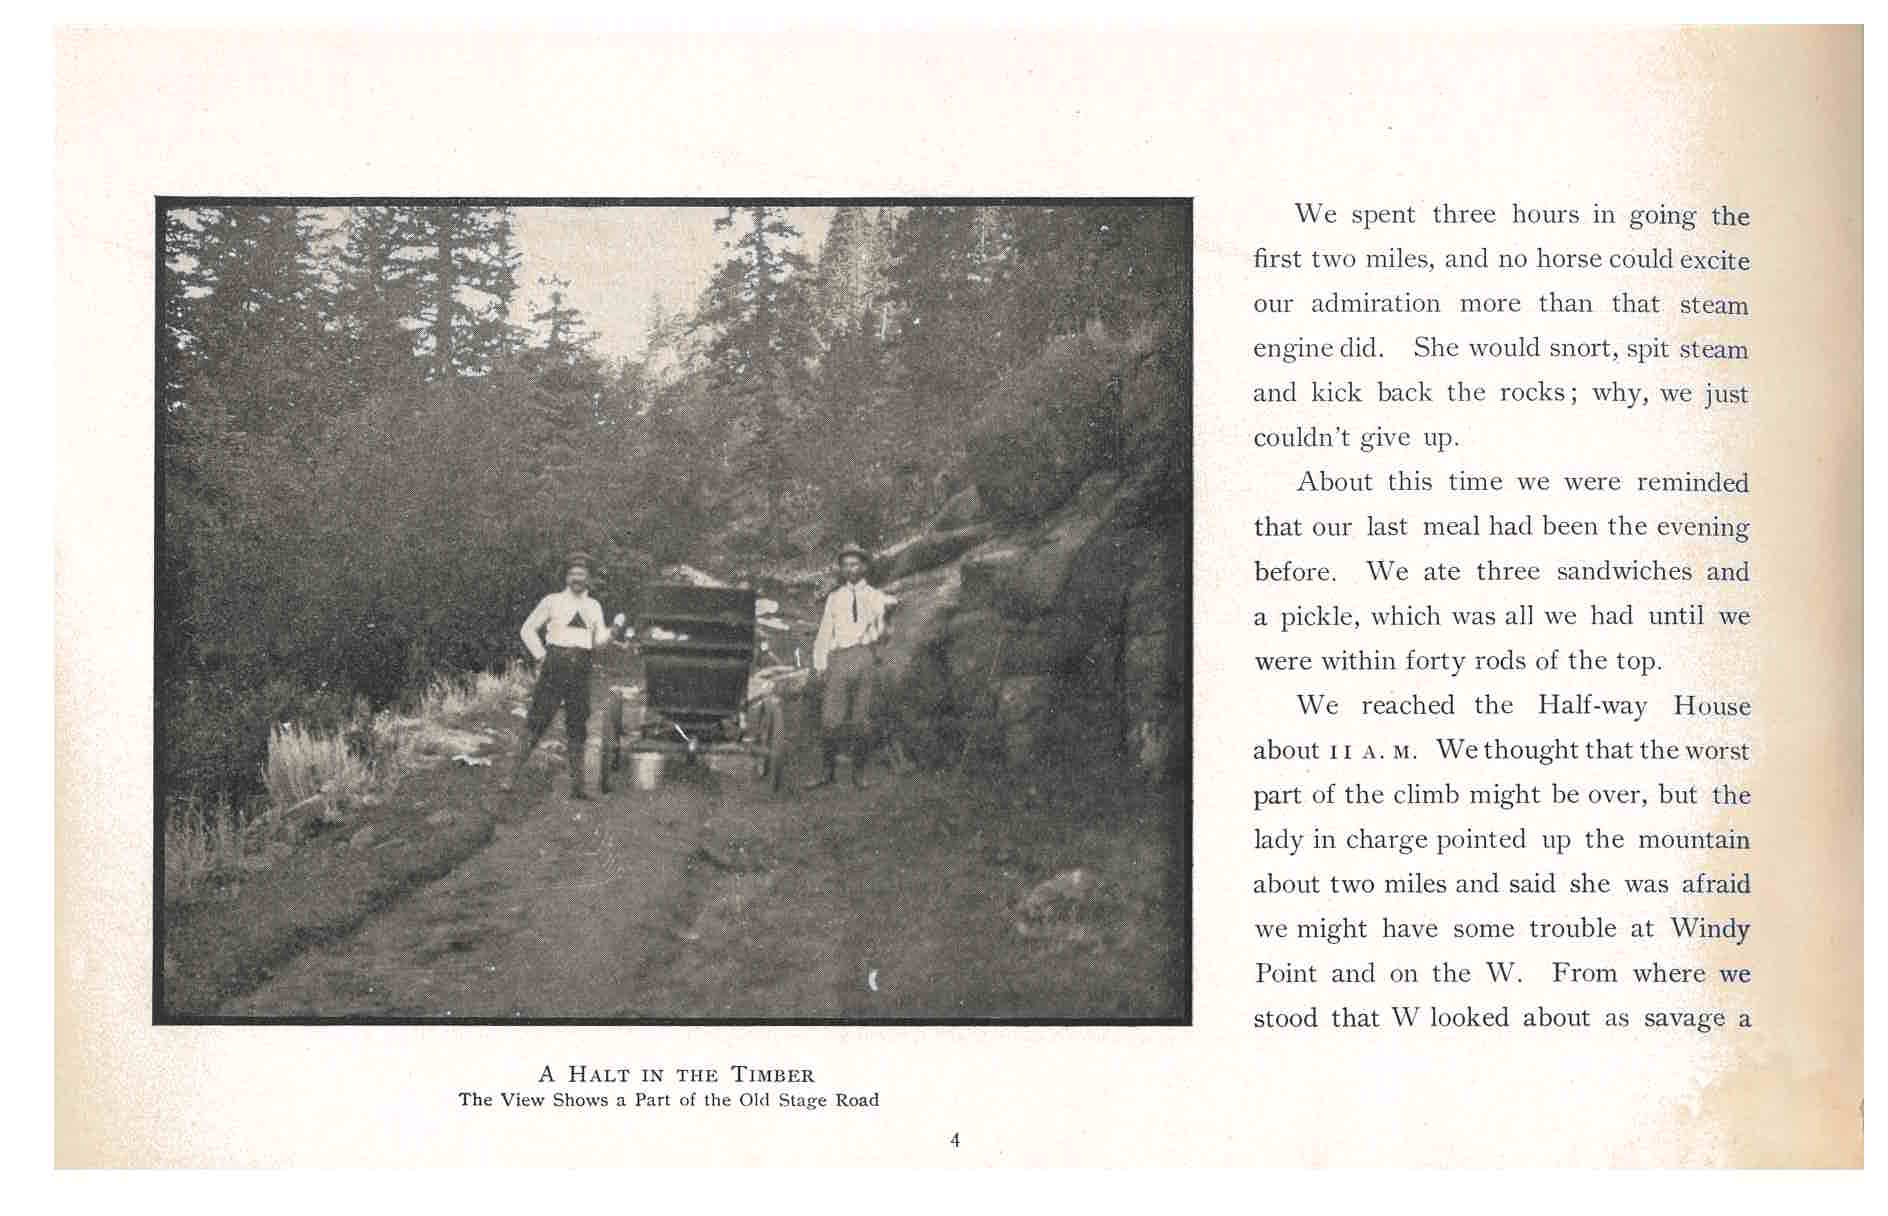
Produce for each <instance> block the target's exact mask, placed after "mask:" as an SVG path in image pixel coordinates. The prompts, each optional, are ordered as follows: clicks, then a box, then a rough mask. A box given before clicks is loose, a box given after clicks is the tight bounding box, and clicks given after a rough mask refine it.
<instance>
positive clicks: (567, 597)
mask: <svg viewBox="0 0 1888 1216" xmlns="http://www.w3.org/2000/svg"><path fill="white" fill-rule="evenodd" d="M518 636H519V637H520V638H522V639H524V647H525V649H526V650H528V651H530V652H531V657H532V658H534V659H536V660H538V663H539V667H538V678H537V683H536V684H535V685H534V686H533V687H532V689H531V708H530V710H529V711H527V713H526V714H525V719H524V738H523V739H522V740H521V741H520V742H519V744H518V759H517V761H516V762H515V763H514V764H513V765H512V767H511V772H510V773H509V774H508V775H507V776H506V777H505V780H504V782H503V783H502V784H501V785H500V786H499V788H500V789H501V790H505V791H509V790H511V788H512V787H513V786H514V785H516V784H517V781H518V775H519V774H520V773H522V772H523V771H524V765H525V761H527V760H529V759H530V758H531V753H532V752H533V751H535V750H536V749H537V745H538V740H539V739H541V738H543V737H544V732H545V731H546V730H547V729H549V727H550V725H551V719H552V718H553V717H555V716H556V714H557V711H558V709H559V708H560V707H561V708H562V709H563V711H564V739H565V741H566V743H567V744H568V746H569V755H568V761H569V766H570V796H571V797H572V798H584V797H586V795H585V794H584V789H583V751H584V742H585V739H586V737H587V732H588V730H589V725H590V666H591V659H592V656H593V654H594V652H595V651H596V649H597V647H599V646H601V645H603V643H604V642H605V641H606V640H608V638H609V627H608V626H607V625H605V624H604V623H603V605H601V604H599V603H598V602H597V601H596V597H594V596H592V595H591V594H590V555H589V554H588V553H572V554H571V555H570V556H568V557H566V558H565V559H564V589H563V590H562V591H553V592H552V593H551V594H549V595H547V596H545V597H544V598H543V599H541V600H539V601H538V606H537V607H536V608H535V609H533V610H532V612H531V615H530V616H528V617H526V618H525V621H524V625H523V626H522V627H521V628H520V629H519V630H518Z"/></svg>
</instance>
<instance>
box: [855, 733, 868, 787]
mask: <svg viewBox="0 0 1888 1216" xmlns="http://www.w3.org/2000/svg"><path fill="white" fill-rule="evenodd" d="M871 756H872V737H871V736H870V735H868V734H866V733H865V732H864V731H857V732H855V733H854V734H853V736H852V787H853V788H854V789H860V790H863V789H870V788H871V786H872V783H871V782H870V781H867V780H866V779H865V762H866V761H867V760H869V759H871Z"/></svg>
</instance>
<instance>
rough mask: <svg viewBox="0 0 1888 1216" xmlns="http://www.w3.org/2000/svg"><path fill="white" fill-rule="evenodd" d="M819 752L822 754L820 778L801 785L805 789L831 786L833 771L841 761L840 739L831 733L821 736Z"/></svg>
mask: <svg viewBox="0 0 1888 1216" xmlns="http://www.w3.org/2000/svg"><path fill="white" fill-rule="evenodd" d="M819 754H820V776H819V780H817V781H809V782H807V783H806V784H805V785H804V786H803V787H801V788H803V789H809V790H817V789H823V788H824V787H826V786H829V785H831V784H832V783H833V773H834V771H835V768H836V766H837V765H838V763H839V741H838V740H837V739H834V738H833V737H832V735H830V734H826V735H822V736H820V741H819Z"/></svg>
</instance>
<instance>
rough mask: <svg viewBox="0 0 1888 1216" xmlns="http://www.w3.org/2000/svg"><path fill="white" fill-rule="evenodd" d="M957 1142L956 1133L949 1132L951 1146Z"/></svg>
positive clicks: (955, 1145)
mask: <svg viewBox="0 0 1888 1216" xmlns="http://www.w3.org/2000/svg"><path fill="white" fill-rule="evenodd" d="M958 1143H959V1141H958V1137H957V1133H956V1132H952V1133H951V1147H952V1148H956V1147H957V1146H958Z"/></svg>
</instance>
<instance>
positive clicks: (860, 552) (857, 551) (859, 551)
mask: <svg viewBox="0 0 1888 1216" xmlns="http://www.w3.org/2000/svg"><path fill="white" fill-rule="evenodd" d="M848 557H856V558H858V559H859V560H860V561H862V562H864V563H866V564H867V565H871V564H872V555H871V554H870V553H867V552H866V551H865V550H864V549H863V548H862V547H860V546H858V545H846V546H844V547H842V548H841V549H840V550H839V556H838V558H836V559H835V560H837V561H844V560H845V559H846V558H848Z"/></svg>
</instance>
